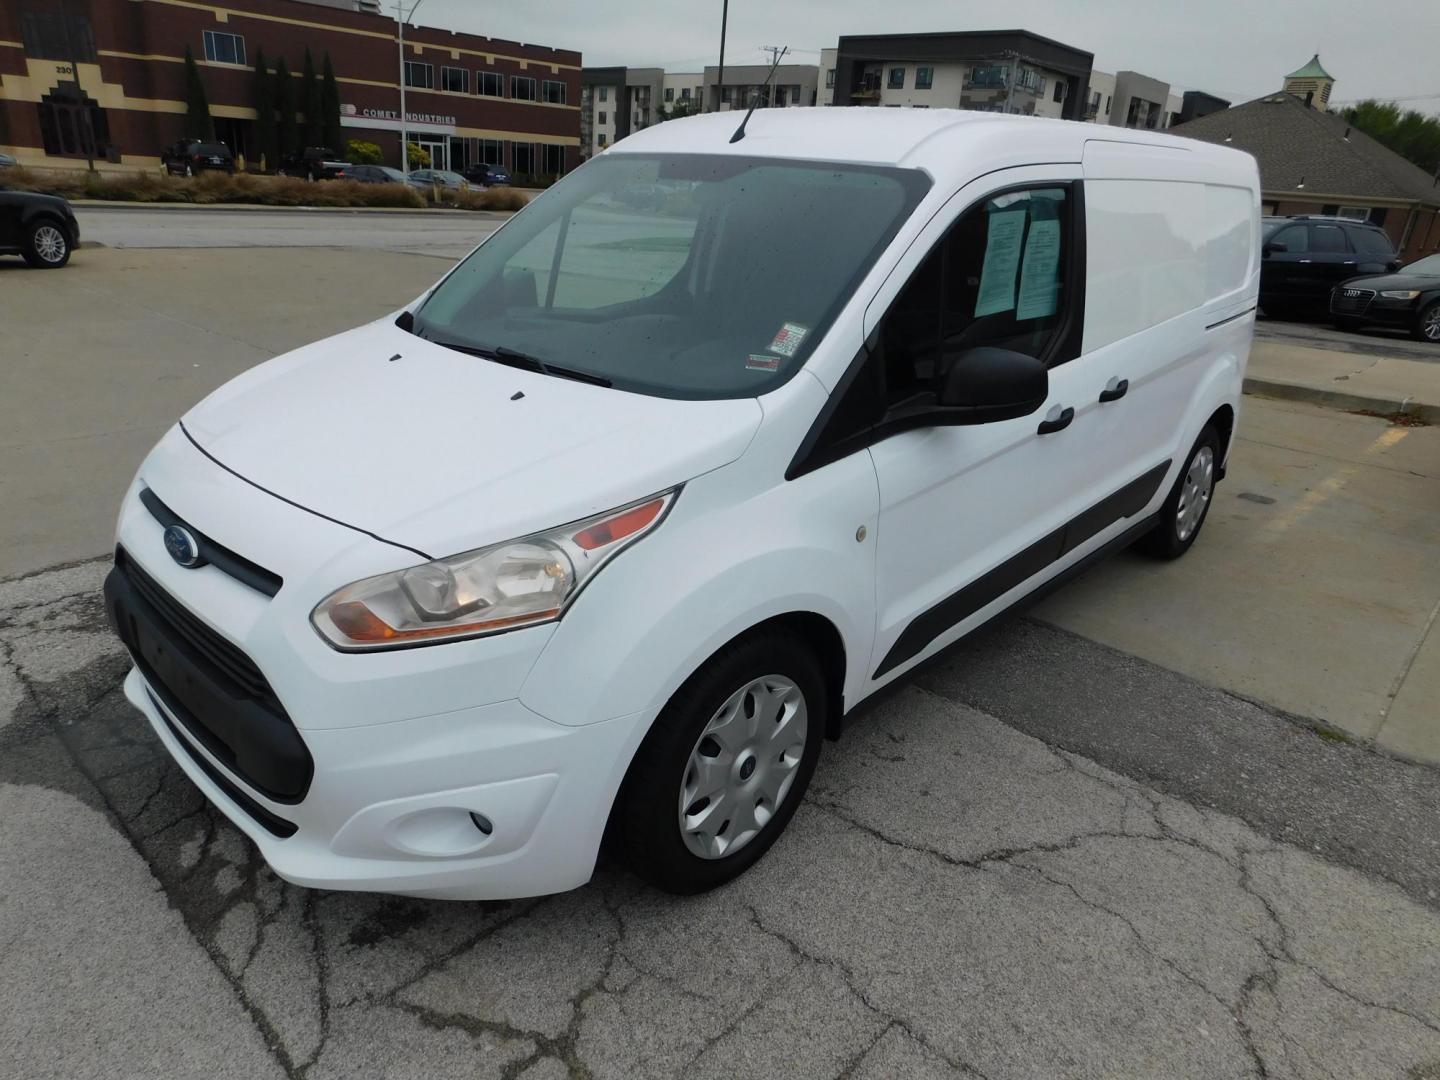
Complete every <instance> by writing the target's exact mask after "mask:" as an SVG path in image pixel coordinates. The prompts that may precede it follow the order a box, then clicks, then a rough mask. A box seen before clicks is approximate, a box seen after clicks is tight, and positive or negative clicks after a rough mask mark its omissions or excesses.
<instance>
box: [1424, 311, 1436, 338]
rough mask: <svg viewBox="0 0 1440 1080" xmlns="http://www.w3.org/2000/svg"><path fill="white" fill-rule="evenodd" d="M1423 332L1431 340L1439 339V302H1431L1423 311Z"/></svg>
mask: <svg viewBox="0 0 1440 1080" xmlns="http://www.w3.org/2000/svg"><path fill="white" fill-rule="evenodd" d="M1423 332H1424V334H1425V336H1426V338H1428V339H1429V340H1431V341H1440V304H1431V305H1430V310H1429V311H1427V312H1426V313H1425V324H1424V327H1423Z"/></svg>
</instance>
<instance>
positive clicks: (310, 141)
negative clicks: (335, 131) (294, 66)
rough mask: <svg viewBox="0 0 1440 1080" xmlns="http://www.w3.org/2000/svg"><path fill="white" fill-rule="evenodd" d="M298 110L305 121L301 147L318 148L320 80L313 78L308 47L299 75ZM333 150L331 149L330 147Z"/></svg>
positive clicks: (311, 58) (313, 64) (313, 67)
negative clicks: (302, 114) (303, 115)
mask: <svg viewBox="0 0 1440 1080" xmlns="http://www.w3.org/2000/svg"><path fill="white" fill-rule="evenodd" d="M300 108H301V110H302V111H303V112H304V114H305V120H304V123H303V126H302V127H301V129H300V131H301V134H302V136H303V137H302V138H301V140H300V145H301V146H319V145H320V139H321V138H322V135H321V130H322V129H321V123H320V80H319V79H317V78H316V77H315V58H314V57H312V56H311V55H310V46H308V45H307V46H305V66H304V68H302V69H301V75H300ZM332 149H333V147H332Z"/></svg>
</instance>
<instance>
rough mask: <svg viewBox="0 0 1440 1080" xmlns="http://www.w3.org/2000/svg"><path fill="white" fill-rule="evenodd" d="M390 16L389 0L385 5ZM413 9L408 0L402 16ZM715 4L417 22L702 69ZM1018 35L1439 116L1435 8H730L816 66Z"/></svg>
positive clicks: (735, 23)
mask: <svg viewBox="0 0 1440 1080" xmlns="http://www.w3.org/2000/svg"><path fill="white" fill-rule="evenodd" d="M383 2H384V3H385V5H386V10H387V11H393V10H394V5H393V2H392V0H383ZM410 2H411V0H406V7H407V8H408V7H409V4H410ZM720 6H721V0H680V2H674V0H668V2H667V0H589V2H573V0H506V2H503V3H501V2H496V0H422V3H421V6H420V10H419V11H418V12H417V13H416V15H415V19H414V21H415V22H416V23H418V24H420V25H422V26H443V27H445V28H447V29H452V30H464V31H467V32H469V33H475V34H487V35H489V36H491V37H501V38H509V39H512V40H519V41H531V42H535V43H536V44H541V45H553V46H556V47H560V48H567V49H576V50H578V51H579V52H580V53H581V54H582V55H583V56H584V62H585V63H586V64H587V65H596V66H598V65H607V64H625V65H628V66H631V67H663V68H665V69H667V70H669V71H698V70H699V69H700V68H701V67H703V66H704V65H705V64H707V63H708V64H713V63H715V61H716V57H717V53H718V51H719V38H720ZM1011 28H1018V29H1025V30H1031V31H1034V32H1035V33H1037V34H1043V35H1044V36H1046V37H1051V38H1055V39H1056V40H1058V41H1062V42H1064V43H1066V44H1067V45H1073V46H1075V47H1076V48H1080V49H1085V50H1087V51H1089V52H1092V53H1094V54H1095V66H1096V67H1097V68H1099V69H1101V70H1102V71H1111V72H1113V71H1117V70H1132V71H1139V72H1141V73H1142V74H1145V75H1152V76H1154V77H1155V78H1157V79H1160V80H1162V81H1164V82H1168V83H1170V85H1171V86H1172V87H1175V88H1178V89H1180V90H1192V89H1193V90H1206V91H1209V92H1211V93H1214V94H1219V95H1220V96H1221V97H1225V98H1229V99H1231V100H1232V101H1236V102H1240V101H1247V100H1249V99H1250V98H1253V97H1259V96H1260V95H1261V94H1264V93H1267V92H1269V91H1271V90H1278V89H1279V88H1280V80H1281V78H1282V76H1284V75H1285V73H1286V72H1288V71H1293V70H1295V69H1296V68H1298V67H1300V66H1301V65H1302V64H1304V63H1305V62H1306V61H1307V60H1309V59H1310V55H1311V53H1314V52H1316V51H1317V50H1318V51H1319V53H1320V59H1321V61H1322V62H1323V63H1324V64H1325V67H1326V69H1327V70H1328V71H1329V72H1330V74H1331V75H1333V76H1335V79H1336V84H1335V92H1334V99H1335V100H1337V101H1351V100H1355V99H1359V98H1365V97H1382V98H1387V99H1389V98H1408V97H1418V96H1420V95H1429V96H1428V97H1427V98H1426V99H1425V100H1422V101H1413V102H1407V103H1406V104H1407V105H1408V106H1409V107H1413V108H1419V109H1422V110H1423V111H1425V112H1440V61H1437V47H1440V0H1379V2H1377V0H1371V2H1368V3H1361V2H1357V0H1308V2H1304V0H1188V2H1187V0H1014V2H1010V3H1002V2H995V0H992V2H990V3H984V4H982V3H967V2H962V0H731V3H730V30H729V35H728V40H727V44H726V51H725V57H726V60H727V61H729V62H732V63H758V62H759V61H760V60H761V59H762V58H763V57H762V54H761V52H760V47H761V46H762V45H788V46H790V49H791V51H792V53H793V54H794V56H795V60H796V61H797V62H799V63H810V64H813V63H816V62H818V59H819V51H820V49H821V48H822V47H825V46H832V45H834V44H835V41H836V39H837V38H838V37H839V36H840V35H842V34H874V33H900V32H911V33H913V32H917V31H943V30H1001V29H1011Z"/></svg>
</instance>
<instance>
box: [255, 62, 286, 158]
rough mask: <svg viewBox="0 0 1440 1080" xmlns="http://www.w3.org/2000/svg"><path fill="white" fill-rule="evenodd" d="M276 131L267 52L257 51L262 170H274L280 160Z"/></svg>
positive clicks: (257, 116) (257, 128)
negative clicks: (266, 58) (266, 63)
mask: <svg viewBox="0 0 1440 1080" xmlns="http://www.w3.org/2000/svg"><path fill="white" fill-rule="evenodd" d="M276 138H277V135H276V131H275V86H274V84H273V83H272V82H271V81H270V71H269V69H268V68H267V67H266V66H265V50H264V49H256V50H255V149H256V151H257V152H258V154H259V160H258V161H256V162H254V164H257V165H259V166H260V168H261V169H267V168H269V169H273V168H274V167H275V165H276V163H277V162H278V161H279V160H280V155H279V153H278V145H277V143H276Z"/></svg>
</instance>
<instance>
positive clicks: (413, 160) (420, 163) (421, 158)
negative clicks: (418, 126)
mask: <svg viewBox="0 0 1440 1080" xmlns="http://www.w3.org/2000/svg"><path fill="white" fill-rule="evenodd" d="M405 154H406V156H407V157H408V158H409V159H410V168H412V169H428V168H430V151H429V150H426V149H425V148H423V147H422V146H421V145H420V144H419V143H413V142H412V143H410V144H408V145H407V146H406V147H405Z"/></svg>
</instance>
